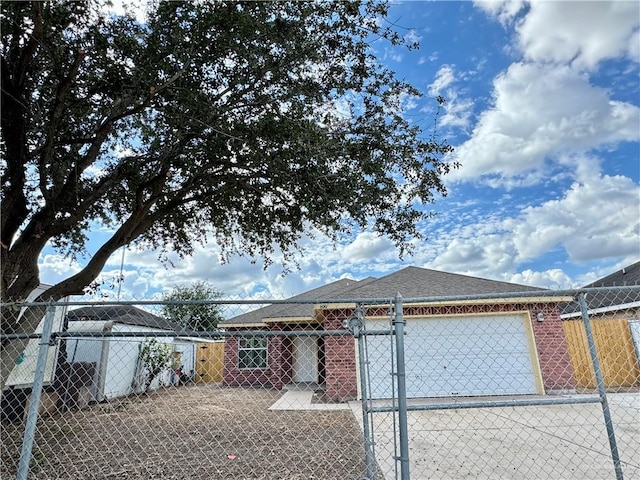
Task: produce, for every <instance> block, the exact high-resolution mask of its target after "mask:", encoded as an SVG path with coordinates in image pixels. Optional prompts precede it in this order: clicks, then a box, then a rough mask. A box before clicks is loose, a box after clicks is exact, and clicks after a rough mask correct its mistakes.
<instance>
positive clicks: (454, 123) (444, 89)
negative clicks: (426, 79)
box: [428, 65, 473, 128]
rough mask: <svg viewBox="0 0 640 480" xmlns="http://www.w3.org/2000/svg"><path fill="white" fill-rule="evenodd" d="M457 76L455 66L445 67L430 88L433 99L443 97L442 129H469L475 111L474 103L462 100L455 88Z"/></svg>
mask: <svg viewBox="0 0 640 480" xmlns="http://www.w3.org/2000/svg"><path fill="white" fill-rule="evenodd" d="M455 81H456V74H455V70H454V66H453V65H443V66H442V67H440V69H439V70H438V72H437V73H436V78H435V80H434V81H433V83H431V84H430V85H429V86H428V93H429V95H431V96H432V97H436V96H438V95H442V96H443V97H444V98H445V104H444V107H443V111H442V114H441V116H440V119H439V125H440V126H442V127H459V128H467V127H468V126H469V123H470V118H471V113H472V111H473V101H472V100H471V99H469V98H461V97H460V94H459V93H458V91H457V90H456V89H455V88H453V84H454V82H455Z"/></svg>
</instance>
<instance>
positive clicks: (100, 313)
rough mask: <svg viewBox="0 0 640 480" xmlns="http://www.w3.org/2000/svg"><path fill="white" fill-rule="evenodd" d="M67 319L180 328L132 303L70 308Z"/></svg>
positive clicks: (168, 328)
mask: <svg viewBox="0 0 640 480" xmlns="http://www.w3.org/2000/svg"><path fill="white" fill-rule="evenodd" d="M67 319H68V320H69V321H71V322H74V321H91V320H101V321H111V322H117V323H122V324H125V325H136V326H139V327H149V328H161V329H163V330H173V331H176V330H180V327H179V326H178V325H177V324H175V323H173V322H171V321H169V320H166V319H164V318H162V317H159V316H157V315H154V314H153V313H150V312H147V311H145V310H142V309H140V308H137V307H134V306H133V305H105V306H90V307H81V308H78V309H75V310H70V311H69V312H68V313H67Z"/></svg>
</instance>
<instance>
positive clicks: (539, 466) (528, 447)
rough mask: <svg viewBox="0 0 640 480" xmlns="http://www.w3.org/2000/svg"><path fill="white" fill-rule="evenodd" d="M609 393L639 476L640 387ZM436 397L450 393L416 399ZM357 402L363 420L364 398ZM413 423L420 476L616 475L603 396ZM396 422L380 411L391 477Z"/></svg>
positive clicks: (412, 416)
mask: <svg viewBox="0 0 640 480" xmlns="http://www.w3.org/2000/svg"><path fill="white" fill-rule="evenodd" d="M581 397H584V395H583V396H581ZM494 398H496V397H494ZM498 398H499V399H504V398H503V397H498ZM608 399H609V404H610V410H611V414H612V418H613V423H614V426H615V436H616V441H617V445H618V451H619V456H620V460H621V466H622V469H623V473H624V478H625V479H638V478H640V394H638V393H634V394H630V393H625V394H610V395H609V396H608ZM477 400H478V399H474V401H477ZM435 401H438V402H440V403H441V402H443V401H444V400H442V399H438V400H435V399H422V400H419V399H411V400H409V404H410V405H411V404H425V403H429V402H431V403H434V402H435ZM452 401H456V400H452ZM457 401H461V400H460V399H457ZM374 404H375V405H384V403H382V402H375V403H374ZM350 406H351V408H352V411H353V414H354V415H355V416H356V418H357V419H358V421H359V422H360V424H361V426H362V410H361V405H360V403H359V402H351V403H350ZM408 425H409V457H410V462H409V467H410V473H411V479H412V480H417V479H461V478H478V479H543V478H544V479H550V478H553V479H576V480H583V479H597V480H600V479H609V478H615V471H614V467H613V461H612V460H611V451H610V448H609V442H608V437H607V432H606V427H605V424H604V420H603V414H602V407H601V405H600V403H595V404H571V405H546V406H527V407H520V406H518V407H491V408H472V409H452V410H431V411H410V412H409V413H408ZM394 428H395V429H397V420H395V427H394V418H393V415H392V414H391V413H375V414H373V432H374V438H375V456H376V460H377V462H378V466H379V468H380V469H381V471H382V472H383V473H384V476H385V479H386V480H391V479H395V478H400V471H399V468H400V465H399V463H398V465H397V467H396V462H395V460H394V457H395V456H397V455H396V453H395V450H394V433H393V432H394ZM397 448H398V452H399V446H398V447H397ZM398 455H399V453H398ZM396 468H397V469H398V471H396Z"/></svg>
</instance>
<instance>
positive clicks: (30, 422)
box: [16, 305, 56, 480]
mask: <svg viewBox="0 0 640 480" xmlns="http://www.w3.org/2000/svg"><path fill="white" fill-rule="evenodd" d="M55 311H56V307H54V306H51V305H49V306H48V307H47V311H46V314H45V316H44V324H43V327H42V337H41V338H40V349H39V350H38V359H37V361H36V371H35V373H34V377H33V386H32V388H31V398H30V400H29V410H28V412H27V421H26V424H25V427H24V438H23V440H22V450H21V452H20V463H19V464H18V472H17V474H16V479H17V480H26V479H27V475H28V474H29V463H31V451H32V449H33V440H34V438H35V432H36V423H37V421H38V412H39V410H40V397H41V395H42V387H43V384H44V371H45V367H46V365H47V352H48V350H49V346H50V345H49V344H50V343H51V330H52V329H53V319H54V317H55Z"/></svg>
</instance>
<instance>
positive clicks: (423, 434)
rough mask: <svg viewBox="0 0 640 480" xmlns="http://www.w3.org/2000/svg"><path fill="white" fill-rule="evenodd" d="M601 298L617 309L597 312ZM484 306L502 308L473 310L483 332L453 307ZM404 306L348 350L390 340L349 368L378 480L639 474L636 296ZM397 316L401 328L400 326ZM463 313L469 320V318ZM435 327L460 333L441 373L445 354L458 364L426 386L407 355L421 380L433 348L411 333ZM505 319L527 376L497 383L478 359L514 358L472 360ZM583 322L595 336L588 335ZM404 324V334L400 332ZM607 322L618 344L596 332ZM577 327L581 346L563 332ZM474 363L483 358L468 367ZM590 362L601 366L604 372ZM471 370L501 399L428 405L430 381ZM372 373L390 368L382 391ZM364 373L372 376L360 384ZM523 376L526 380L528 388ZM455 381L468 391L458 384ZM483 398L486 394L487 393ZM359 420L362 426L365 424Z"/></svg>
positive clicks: (455, 397) (556, 295) (606, 292)
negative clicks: (501, 386)
mask: <svg viewBox="0 0 640 480" xmlns="http://www.w3.org/2000/svg"><path fill="white" fill-rule="evenodd" d="M523 297H524V298H523ZM612 297H613V298H616V299H617V305H618V306H620V308H614V309H612V308H609V307H602V306H601V304H602V300H603V299H604V298H609V299H611V298H612ZM486 300H491V301H492V302H496V301H502V302H503V304H504V305H503V306H502V307H500V308H498V309H496V308H490V309H487V310H486V311H484V312H482V311H481V312H480V313H482V314H484V315H486V317H484V318H483V321H482V322H480V323H487V324H489V326H488V327H487V326H481V325H480V324H478V323H476V324H475V325H474V322H473V321H472V320H471V317H470V316H468V315H466V314H467V313H469V312H470V311H473V310H472V309H471V310H470V309H469V308H465V307H462V306H461V305H460V303H461V302H467V303H469V302H472V303H474V304H477V303H478V302H483V301H486ZM407 303H408V304H409V305H408V306H405V307H404V308H403V305H402V304H403V299H402V297H401V296H400V295H399V294H398V296H397V297H396V300H395V309H393V310H392V313H391V319H390V320H389V321H388V322H389V329H388V330H387V331H386V332H385V331H371V330H367V329H368V328H369V329H370V328H371V325H372V324H373V325H377V326H380V324H381V323H380V322H378V323H376V321H375V320H369V321H366V320H365V321H364V322H362V323H363V325H364V326H363V327H361V328H362V331H363V332H364V335H363V336H362V337H360V338H359V341H358V345H359V348H360V349H362V350H364V352H367V353H369V352H370V350H371V339H372V338H374V339H376V338H377V337H376V335H378V334H381V333H386V334H387V335H391V336H392V338H393V341H392V342H390V343H389V344H388V345H389V347H388V349H389V350H388V351H389V352H390V353H391V355H390V356H389V355H387V356H384V358H382V357H378V358H374V359H372V358H371V357H370V356H369V355H366V357H365V358H363V359H361V360H360V363H361V364H362V365H364V366H365V367H366V374H361V376H362V379H361V381H364V380H365V379H366V381H367V382H368V384H367V387H366V388H365V387H363V388H362V391H363V392H367V394H368V397H367V398H366V399H365V398H363V399H362V402H361V404H362V409H363V422H365V428H364V432H365V435H367V431H368V432H369V436H370V439H369V440H368V441H367V443H368V444H369V445H371V446H372V447H371V448H372V449H374V450H375V452H376V455H375V458H376V461H377V467H378V468H379V473H378V474H379V475H380V477H379V478H384V479H387V480H388V479H402V480H405V479H409V478H442V479H445V478H462V477H464V476H469V475H471V476H475V477H480V478H542V477H545V478H553V477H555V478H576V479H582V478H593V479H600V478H616V479H618V480H621V479H623V478H636V477H637V476H639V475H640V462H638V461H637V458H638V453H640V395H639V394H638V391H639V388H638V387H640V375H639V374H640V365H639V363H638V358H639V357H638V345H640V342H639V340H640V335H639V333H640V329H639V328H638V325H640V287H617V288H613V287H608V288H599V289H595V288H594V289H584V290H581V291H564V292H547V293H543V294H540V293H537V294H536V295H535V296H533V295H529V296H528V297H527V295H524V296H523V295H522V294H521V293H520V294H513V295H510V294H504V295H503V296H502V298H499V299H498V298H496V297H495V296H494V295H490V296H485V297H484V298H482V297H480V296H468V297H464V298H462V297H452V298H449V299H447V298H442V297H440V298H420V299H409V300H408V301H407ZM430 303H434V304H436V305H437V307H434V308H431V309H430V310H429V311H428V312H427V311H424V310H423V311H419V312H418V311H416V310H415V309H414V310H412V308H413V307H412V305H416V304H418V305H422V306H424V305H428V304H430ZM443 307H444V309H443ZM476 307H477V305H476ZM525 307H526V308H525ZM525 311H526V314H525ZM403 312H404V315H408V316H409V320H405V319H404V316H403ZM473 313H474V314H476V315H477V314H478V311H477V310H475V311H474V312H473ZM374 316H375V315H374ZM443 317H444V318H447V319H448V321H445V323H444V326H446V327H448V328H450V329H452V330H455V328H456V327H455V325H454V324H455V323H456V322H458V323H460V324H464V323H465V322H466V323H467V325H465V328H466V329H467V330H466V331H465V330H460V331H458V332H457V335H458V337H457V338H456V339H454V342H453V343H454V344H455V343H456V342H461V343H462V345H463V347H462V349H459V350H455V349H454V347H453V346H452V344H451V343H449V344H447V345H448V346H447V347H445V353H446V354H448V355H445V356H448V357H449V358H448V361H450V362H451V364H452V363H453V362H452V360H454V358H453V357H455V356H456V355H458V356H460V358H459V359H458V360H460V359H462V361H459V362H458V363H459V364H458V366H457V367H455V368H451V364H450V365H449V370H448V372H446V374H442V375H435V376H434V371H433V370H431V371H430V374H431V375H429V374H425V371H424V370H423V371H418V370H417V366H419V363H417V362H415V361H413V359H412V358H411V356H412V355H413V356H415V355H416V354H417V352H419V354H422V355H424V356H425V357H429V360H427V361H426V362H425V363H424V364H423V365H424V366H425V367H424V368H425V369H427V370H428V369H429V368H430V367H429V365H428V364H429V361H432V360H436V361H440V360H443V358H444V357H437V352H436V353H435V354H434V355H433V356H432V357H430V355H431V353H432V352H430V351H429V347H430V346H431V347H432V346H433V343H432V342H430V341H429V339H428V338H427V337H425V334H424V332H423V331H420V330H419V329H417V328H416V324H417V323H419V322H420V321H424V322H425V323H426V322H428V321H431V322H438V321H440V320H441V319H442V318H443ZM494 317H498V318H494ZM500 317H504V318H500ZM509 317H513V318H512V319H510V320H508V321H510V322H511V323H512V325H511V326H514V325H515V326H517V327H518V328H519V329H520V330H521V331H520V333H521V334H522V335H521V336H520V340H521V345H524V346H525V347H526V348H525V350H526V349H528V350H529V353H530V354H531V353H535V355H536V359H535V360H534V361H532V362H531V363H532V367H531V369H530V370H531V371H529V372H524V375H522V374H516V373H509V372H502V373H499V371H500V368H503V369H504V368H505V367H509V366H510V365H509V362H503V363H502V364H500V365H498V364H497V363H496V359H495V358H493V359H491V358H489V357H490V356H491V355H490V354H494V355H493V356H494V357H497V356H499V355H498V354H499V353H504V349H505V348H507V350H509V352H508V353H509V355H510V356H512V355H514V354H515V353H517V349H512V348H511V347H510V346H509V345H500V344H494V345H491V346H490V347H489V348H485V349H484V351H482V350H483V349H482V348H481V346H480V345H479V342H486V341H487V339H489V338H490V337H492V336H495V335H498V334H499V332H501V330H500V328H501V327H500V328H498V327H497V325H491V322H492V321H493V320H496V321H497V320H501V321H502V322H503V323H504V322H505V319H508V318H509ZM592 317H593V319H592ZM412 322H413V323H414V325H413V326H412V325H411V323H412ZM545 322H548V323H545ZM554 322H555V323H556V325H555V327H553V328H554V329H555V331H551V330H552V327H551V326H550V325H552V324H553V323H554ZM578 322H579V323H578ZM594 322H596V326H598V330H596V332H597V333H598V335H599V337H598V336H596V335H595V334H594V328H593V323H594ZM407 323H409V328H408V331H405V326H406V325H407ZM607 323H608V324H609V325H608V327H609V328H616V329H617V328H618V327H619V325H622V326H623V327H624V328H622V329H621V330H620V334H619V336H618V331H617V330H612V331H613V332H616V333H609V334H608V335H606V334H604V333H603V332H604V328H605V325H606V324H607ZM543 325H547V326H549V327H547V330H548V331H547V332H542V330H543V329H542V327H543ZM578 326H579V328H580V329H581V331H582V333H583V338H581V339H578V338H576V335H575V332H574V330H575V329H576V328H578ZM508 330H509V329H506V331H507V332H508ZM516 330H517V329H516ZM434 332H435V334H434V336H435V337H438V336H441V335H442V333H443V331H442V330H439V331H438V329H434ZM559 332H561V333H562V335H563V336H564V335H565V334H566V335H567V338H566V343H565V342H564V341H563V342H562V343H560V342H558V341H557V340H558V335H559ZM572 332H573V333H572ZM432 333H433V332H432ZM513 333H514V335H512V336H510V337H509V341H510V342H517V339H518V335H517V333H518V332H517V331H515V332H513ZM412 335H413V336H412ZM463 336H464V337H465V338H466V339H468V338H470V337H473V336H476V337H478V339H479V340H478V341H477V342H476V343H475V345H472V343H473V342H471V343H469V342H468V340H461V337H463ZM416 338H417V343H415V342H416ZM563 340H564V338H563ZM579 340H582V343H580V342H579ZM437 341H439V342H447V341H449V342H450V341H451V339H446V338H439V339H438V340H437ZM598 341H599V342H598ZM412 342H413V344H412ZM465 342H466V343H465ZM579 343H580V344H579ZM607 343H608V345H607ZM614 343H615V345H614ZM567 344H568V349H567V348H566V347H567ZM623 344H624V346H622V345H623ZM376 345H377V347H378V348H377V349H376V350H377V351H381V350H382V349H381V348H380V345H381V342H379V341H378V342H377V344H376ZM485 345H486V344H485ZM464 349H467V350H466V351H465V350H464ZM563 349H564V350H563ZM579 349H582V350H584V351H583V352H581V353H582V354H583V355H582V356H581V355H579V353H577V350H579ZM607 349H608V350H607ZM616 349H618V350H616ZM454 350H455V351H454ZM476 350H479V351H476ZM560 350H563V354H564V359H563V360H558V359H557V358H556V359H555V360H554V361H553V362H551V361H550V359H549V358H546V357H544V354H545V353H546V354H553V355H554V356H556V357H559V356H560ZM440 352H442V350H440ZM481 355H485V356H486V358H484V359H481V358H479V357H480V356H481ZM585 355H586V357H585ZM374 357H375V355H374ZM538 357H540V358H538ZM599 357H602V358H604V361H605V366H604V368H603V366H602V364H601V360H600V358H599ZM481 361H484V362H485V363H484V364H482V363H481V364H480V367H486V368H487V369H488V370H491V371H490V372H489V374H488V375H481V377H482V381H483V382H486V383H487V384H489V383H495V381H496V380H500V381H501V382H503V383H504V382H505V381H506V388H508V389H511V391H509V392H501V395H499V396H496V395H495V394H493V395H492V394H490V393H489V392H478V391H475V392H473V391H472V392H466V393H464V392H462V393H461V392H458V391H449V392H447V394H446V395H443V394H442V392H440V395H429V393H430V392H429V390H430V391H431V392H437V389H438V388H440V387H439V386H438V385H439V382H443V379H444V377H445V376H451V375H454V376H455V375H456V373H457V374H460V375H462V374H464V373H465V372H467V373H468V372H469V371H471V372H472V373H474V374H476V375H478V374H479V370H478V368H475V367H474V365H473V363H474V362H481ZM487 361H489V363H486V362H487ZM376 362H377V363H378V364H379V365H378V366H377V367H376V366H375V365H376ZM465 362H466V365H465V364H464V363H465ZM554 362H555V363H554ZM381 364H384V365H385V366H386V367H388V369H390V371H388V372H387V373H386V375H385V378H386V380H387V382H388V385H389V386H388V388H387V389H386V390H384V389H381V388H379V386H378V388H376V382H379V381H380V377H381V373H380V372H381V371H382V369H381V368H380V365H381ZM487 366H489V367H487ZM372 367H373V369H374V370H376V372H377V373H373V374H372V372H371V368H372ZM476 367H477V365H476ZM499 367H500V368H499ZM614 368H615V369H617V376H618V377H620V376H622V380H620V381H618V383H615V380H612V378H613V377H614V376H615V375H614V374H613V373H612V369H614ZM445 369H446V367H445ZM363 370H364V369H363ZM584 370H587V371H591V374H592V376H593V381H592V382H591V383H587V382H586V381H585V378H584V375H583V376H580V372H582V371H584ZM420 374H422V375H423V376H426V377H429V376H430V378H431V381H432V383H431V386H429V384H428V383H426V384H425V382H423V386H426V388H427V390H423V392H424V394H421V395H417V394H416V391H417V390H416V389H417V388H418V389H419V387H417V386H416V382H415V381H414V380H413V379H415V378H419V377H420ZM376 375H377V376H378V379H376V378H375V377H376ZM605 375H608V377H609V378H605ZM372 377H374V378H373V380H372ZM525 377H532V381H531V383H530V385H529V386H527V385H526V378H525ZM523 379H524V380H523ZM466 382H467V384H469V383H473V382H469V379H468V378H467V379H466ZM509 382H511V383H509ZM434 385H435V386H434ZM452 385H453V384H449V385H448V386H449V387H451V386H452ZM459 386H460V385H457V387H459ZM372 387H373V390H374V391H373V392H372ZM492 388H493V389H494V390H495V389H496V388H497V387H496V385H495V384H494V385H493V386H492ZM526 388H529V389H530V391H528V392H527V391H526ZM456 390H457V388H456ZM521 390H525V391H521ZM536 390H538V391H537V392H536ZM407 392H409V396H410V398H409V399H407ZM612 396H613V397H612ZM367 419H368V422H369V425H366V422H367ZM621 436H622V438H621ZM621 449H622V450H621ZM376 478H378V477H376Z"/></svg>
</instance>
